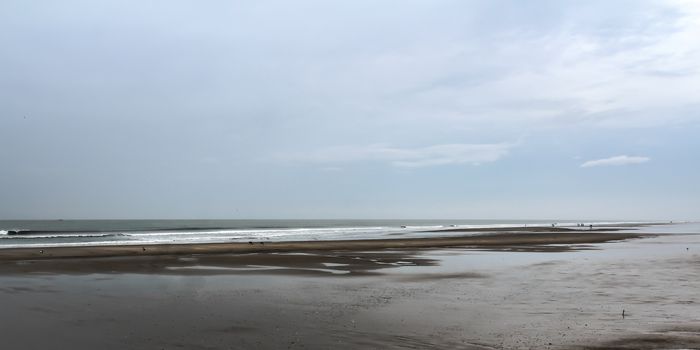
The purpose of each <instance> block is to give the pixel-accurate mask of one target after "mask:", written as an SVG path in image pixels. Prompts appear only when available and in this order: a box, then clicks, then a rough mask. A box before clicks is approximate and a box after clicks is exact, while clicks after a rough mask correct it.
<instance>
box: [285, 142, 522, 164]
mask: <svg viewBox="0 0 700 350" xmlns="http://www.w3.org/2000/svg"><path fill="white" fill-rule="evenodd" d="M510 147H511V145H510V144H506V143H494V144H463V143H457V144H444V145H433V146H428V147H419V148H399V147H391V146H387V145H369V146H345V147H334V148H328V149H324V150H320V151H316V152H306V153H295V154H286V155H283V156H282V157H281V158H283V159H285V160H290V161H296V162H310V163H348V162H366V161H379V162H386V163H389V164H391V165H393V166H397V167H425V166H434V165H447V164H473V165H478V164H481V163H490V162H495V161H497V160H499V159H501V158H502V157H504V156H505V155H507V154H508V151H509V149H510Z"/></svg>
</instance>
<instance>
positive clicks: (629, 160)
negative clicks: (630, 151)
mask: <svg viewBox="0 0 700 350" xmlns="http://www.w3.org/2000/svg"><path fill="white" fill-rule="evenodd" d="M649 160H650V158H649V157H630V156H626V155H622V156H615V157H610V158H603V159H596V160H589V161H587V162H585V163H583V164H581V167H582V168H590V167H594V166H607V165H628V164H640V163H646V162H648V161H649Z"/></svg>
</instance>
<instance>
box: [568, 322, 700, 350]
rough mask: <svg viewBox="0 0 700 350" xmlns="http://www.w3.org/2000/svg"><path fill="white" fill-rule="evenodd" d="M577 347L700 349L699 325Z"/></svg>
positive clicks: (585, 348) (591, 348)
mask: <svg viewBox="0 0 700 350" xmlns="http://www.w3.org/2000/svg"><path fill="white" fill-rule="evenodd" d="M578 349H582V350H594V349H595V350H599V349H621V350H624V349H639V350H646V349H700V327H687V326H681V327H677V328H670V329H665V330H660V331H658V332H650V333H644V334H629V335H625V336H622V337H619V338H617V339H612V340H607V341H603V342H601V343H600V344H592V345H586V346H581V347H579V348H578Z"/></svg>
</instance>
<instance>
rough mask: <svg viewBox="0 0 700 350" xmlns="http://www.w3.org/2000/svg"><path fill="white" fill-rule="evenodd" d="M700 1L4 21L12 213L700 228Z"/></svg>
mask: <svg viewBox="0 0 700 350" xmlns="http://www.w3.org/2000/svg"><path fill="white" fill-rule="evenodd" d="M699 62H700V2H697V1H637V0H634V1H607V0H605V1H575V2H574V1H559V0H556V1H555V0H552V1H491V0H488V1H487V0H484V1H422V0H421V1H407V0H397V1H376V0H372V1H360V0H352V1H320V0H319V1H302V0H295V1H258V0H256V1H245V2H242V1H172V0H167V1H166V0H163V1H142V0H139V1H128V0H119V1H88V0H85V1H71V0H65V1H31V0H30V1H27V0H21V1H20V0H17V1H14V0H9V1H2V2H0V218H5V219H17V218H66V219H68V218H234V219H235V218H474V219H491V218H495V219H499V218H512V219H550V218H553V219H556V218H559V219H664V220H671V219H673V220H681V219H700V63H699Z"/></svg>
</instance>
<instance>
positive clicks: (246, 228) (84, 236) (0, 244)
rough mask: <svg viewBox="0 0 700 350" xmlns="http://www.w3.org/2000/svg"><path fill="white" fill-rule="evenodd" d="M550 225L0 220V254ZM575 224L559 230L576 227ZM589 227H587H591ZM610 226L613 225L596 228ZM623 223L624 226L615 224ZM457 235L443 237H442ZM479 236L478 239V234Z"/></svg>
mask: <svg viewBox="0 0 700 350" xmlns="http://www.w3.org/2000/svg"><path fill="white" fill-rule="evenodd" d="M554 222H557V221H552V220H549V221H548V220H0V249H2V248H18V247H58V246H99V245H146V244H194V243H221V242H246V241H255V242H257V241H304V240H342V239H381V238H392V237H395V238H398V236H400V237H427V236H431V235H435V234H436V233H435V232H434V231H437V230H443V229H454V228H482V227H483V228H489V227H520V226H525V225H527V226H549V225H551V224H552V223H554ZM577 222H580V221H575V220H567V221H566V222H562V221H559V223H558V225H559V226H575V225H576V223H577ZM588 223H590V222H587V224H588ZM592 223H593V224H604V223H605V224H610V223H611V222H592ZM615 223H622V222H615ZM448 234H459V235H464V234H465V233H464V232H459V233H440V235H448ZM475 234H476V233H475Z"/></svg>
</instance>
